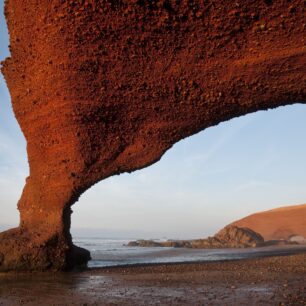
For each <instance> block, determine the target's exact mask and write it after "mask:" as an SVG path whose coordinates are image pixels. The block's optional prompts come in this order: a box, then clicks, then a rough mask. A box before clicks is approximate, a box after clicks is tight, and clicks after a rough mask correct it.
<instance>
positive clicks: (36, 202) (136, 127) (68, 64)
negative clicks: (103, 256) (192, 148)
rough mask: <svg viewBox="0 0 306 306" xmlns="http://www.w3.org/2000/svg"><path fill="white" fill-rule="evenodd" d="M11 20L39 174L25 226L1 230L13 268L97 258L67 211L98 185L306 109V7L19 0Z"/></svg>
mask: <svg viewBox="0 0 306 306" xmlns="http://www.w3.org/2000/svg"><path fill="white" fill-rule="evenodd" d="M5 13H6V18H7V21H8V27H9V32H10V44H11V45H10V50H11V58H8V59H6V60H5V62H4V63H3V67H2V71H3V74H4V76H5V79H6V81H7V85H8V87H9V90H10V94H11V97H12V104H13V109H14V112H15V115H16V118H17V120H18V122H19V124H20V126H21V129H22V131H23V133H24V135H25V137H26V140H27V151H28V158H29V164H30V176H29V177H28V179H27V182H26V186H25V188H24V191H23V194H22V197H21V199H20V201H19V203H18V208H19V211H20V226H19V227H18V228H17V229H13V230H10V231H7V232H4V233H2V234H0V270H2V271H5V270H12V269H15V270H45V269H55V270H63V269H69V268H71V267H73V266H74V265H75V264H77V263H82V262H86V261H87V260H88V257H89V254H88V253H87V252H86V251H85V250H83V251H82V250H80V249H77V248H75V247H73V245H72V242H71V236H70V233H69V229H70V207H71V205H72V204H73V203H74V202H75V201H76V200H77V199H78V197H79V196H80V194H81V193H82V192H84V191H85V190H86V189H87V188H89V187H90V186H91V185H93V184H95V183H96V182H98V181H100V180H102V179H104V178H106V177H109V176H111V175H113V174H118V173H121V172H126V171H127V172H130V171H133V170H136V169H140V168H142V167H145V166H148V165H150V164H152V163H154V162H156V161H158V160H159V159H160V157H161V156H162V154H163V153H164V152H165V151H166V150H168V149H169V148H170V147H171V146H172V145H173V144H174V143H175V142H177V141H178V140H180V139H182V138H184V137H187V136H190V135H192V134H194V133H196V132H198V131H200V130H203V129H205V128H207V127H209V126H212V125H215V124H217V123H219V122H221V121H225V120H228V119H230V118H233V117H237V116H240V115H244V114H247V113H250V112H255V111H257V110H263V109H268V108H274V107H277V106H281V105H285V104H292V103H296V102H301V101H306V90H305V89H306V86H305V85H306V77H305V62H306V61H305V55H306V52H305V24H306V17H305V16H306V14H305V8H304V1H303V0H292V1H287V0H278V1H264V0H256V1H255V0H248V1H242V0H240V1H230V0H227V1H221V0H201V1H192V0H182V1H175V0H154V1H145V0H119V1H117V0H116V1H115V0H101V1H99V0H78V1H72V0H71V1H60V0H53V1H47V0H43V1H40V3H39V4H38V3H37V2H36V1H17V0H8V1H6V8H5Z"/></svg>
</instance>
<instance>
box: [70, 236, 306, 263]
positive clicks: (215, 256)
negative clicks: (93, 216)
mask: <svg viewBox="0 0 306 306" xmlns="http://www.w3.org/2000/svg"><path fill="white" fill-rule="evenodd" d="M130 240H133V239H107V238H74V243H75V244H76V245H78V246H80V247H82V248H85V249H87V250H89V251H90V253H91V257H92V260H91V261H90V262H89V263H88V266H89V267H90V268H98V267H110V266H125V265H135V264H154V263H182V262H199V261H203V262H209V261H219V260H233V259H247V258H254V257H263V256H271V255H274V254H275V255H279V254H284V255H288V254H293V253H296V252H297V251H299V250H301V251H304V252H305V245H304V246H302V245H301V246H299V245H291V246H269V247H260V248H246V249H187V248H168V247H145V248H144V247H128V246H126V245H127V244H128V242H129V241H130ZM156 241H161V240H156Z"/></svg>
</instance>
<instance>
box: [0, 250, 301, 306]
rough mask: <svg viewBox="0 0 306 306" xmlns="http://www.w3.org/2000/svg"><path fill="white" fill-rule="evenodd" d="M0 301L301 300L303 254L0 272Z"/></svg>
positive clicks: (255, 302) (250, 302) (160, 302)
mask: <svg viewBox="0 0 306 306" xmlns="http://www.w3.org/2000/svg"><path fill="white" fill-rule="evenodd" d="M0 305H13V306H14V305H83V306H85V305H249V306H250V305H256V306H257V305H294V306H295V305H306V253H305V252H304V253H301V254H296V255H285V256H284V255H283V256H274V257H263V258H254V259H244V260H232V261H225V262H221V261H219V262H210V263H184V264H156V265H146V266H130V267H113V268H99V269H90V270H86V271H82V272H71V273H54V274H48V275H46V274H39V273H35V274H0Z"/></svg>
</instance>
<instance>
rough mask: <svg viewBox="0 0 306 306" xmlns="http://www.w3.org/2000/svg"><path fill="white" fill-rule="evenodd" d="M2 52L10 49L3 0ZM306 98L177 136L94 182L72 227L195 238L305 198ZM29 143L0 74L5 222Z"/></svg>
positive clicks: (13, 219) (0, 220)
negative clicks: (156, 158)
mask: <svg viewBox="0 0 306 306" xmlns="http://www.w3.org/2000/svg"><path fill="white" fill-rule="evenodd" d="M0 6H1V11H0V59H1V60H2V59H4V58H5V57H6V56H8V55H9V52H8V48H7V46H8V37H7V32H6V26H5V22H4V18H3V0H1V2H0ZM305 117H306V106H304V105H301V104H296V105H293V106H287V107H281V108H278V109H275V110H270V111H265V112H257V113H255V114H250V115H247V116H244V117H240V118H236V119H233V120H231V121H228V122H224V123H221V124H220V125H218V126H216V127H212V128H209V129H207V130H205V131H203V132H201V133H199V134H197V135H195V136H192V137H190V138H188V139H185V140H183V141H181V142H179V143H178V144H176V145H175V146H174V147H173V148H172V149H171V150H170V151H168V152H167V153H166V154H165V155H164V157H163V158H162V160H161V161H160V162H159V163H157V164H155V165H153V166H151V167H149V168H146V169H143V170H141V171H137V172H134V173H132V174H123V175H120V176H115V177H111V178H109V179H107V180H105V181H103V182H100V183H99V184H97V185H95V186H94V187H92V188H91V189H90V190H89V191H87V192H86V193H85V194H84V195H83V196H82V197H81V198H80V200H79V202H78V203H77V204H75V205H74V206H73V210H74V214H73V217H72V226H73V233H74V234H75V235H95V236H98V235H100V236H103V237H106V236H113V237H114V236H117V237H119V236H121V237H122V236H123V237H145V238H149V237H164V236H165V237H171V238H192V237H203V236H206V235H210V234H213V233H214V232H215V231H217V230H218V229H220V228H221V227H223V226H224V225H225V224H227V223H229V222H231V221H233V220H235V219H237V218H240V217H243V216H245V215H247V214H250V213H253V212H256V211H261V210H266V209H270V208H274V207H278V206H283V205H293V204H301V203H305V202H306V188H305V185H306V163H305V156H306V142H305V140H304V135H305V132H306V120H305ZM25 148H26V143H25V140H24V138H23V135H22V134H21V132H20V129H19V126H18V124H17V122H16V120H15V118H14V115H13V112H12V108H11V104H10V97H9V94H8V91H7V88H6V84H5V82H4V80H3V77H2V75H0V209H1V214H0V229H5V228H8V227H9V226H14V225H17V224H18V211H17V206H16V205H17V201H18V198H19V197H20V194H21V191H22V188H23V185H24V181H25V178H26V176H27V174H28V164H27V158H26V149H25Z"/></svg>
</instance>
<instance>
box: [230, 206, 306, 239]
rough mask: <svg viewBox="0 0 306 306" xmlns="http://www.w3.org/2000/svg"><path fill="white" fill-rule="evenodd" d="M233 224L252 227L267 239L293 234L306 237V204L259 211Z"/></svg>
mask: <svg viewBox="0 0 306 306" xmlns="http://www.w3.org/2000/svg"><path fill="white" fill-rule="evenodd" d="M232 224H233V225H236V226H239V227H248V228H251V229H252V230H253V231H256V232H258V233H260V234H261V235H262V236H263V237H264V238H265V240H278V239H285V240H288V239H290V238H291V237H292V236H302V237H306V204H303V205H295V206H287V207H281V208H276V209H272V210H268V211H264V212H259V213H256V214H253V215H250V216H247V217H245V218H243V219H241V220H238V221H235V222H233V223H232Z"/></svg>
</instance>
